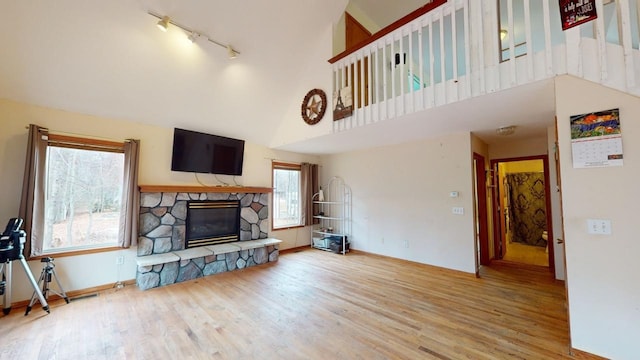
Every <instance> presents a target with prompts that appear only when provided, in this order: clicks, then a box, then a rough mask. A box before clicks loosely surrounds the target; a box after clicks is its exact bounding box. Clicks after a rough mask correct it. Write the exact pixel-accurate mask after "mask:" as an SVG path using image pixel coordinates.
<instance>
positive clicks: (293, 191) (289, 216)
mask: <svg viewBox="0 0 640 360" xmlns="http://www.w3.org/2000/svg"><path fill="white" fill-rule="evenodd" d="M300 170H301V167H300V165H299V164H288V163H281V162H273V188H274V189H273V228H274V229H284V228H288V227H294V226H302V225H303V224H302V216H301V192H300V188H301V186H300V184H301V183H300Z"/></svg>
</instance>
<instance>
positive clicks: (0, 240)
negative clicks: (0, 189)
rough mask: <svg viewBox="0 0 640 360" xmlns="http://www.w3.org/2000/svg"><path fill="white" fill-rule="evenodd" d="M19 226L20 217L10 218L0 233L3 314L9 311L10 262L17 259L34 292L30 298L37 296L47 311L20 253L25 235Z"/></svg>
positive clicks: (42, 296)
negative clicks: (0, 233)
mask: <svg viewBox="0 0 640 360" xmlns="http://www.w3.org/2000/svg"><path fill="white" fill-rule="evenodd" d="M21 226H22V219H20V218H12V219H10V220H9V222H8V223H7V227H6V229H5V230H4V232H3V233H2V235H0V273H1V274H2V278H1V282H0V290H1V293H0V294H1V295H4V309H3V312H4V314H5V315H8V314H9V312H10V311H11V278H12V263H13V261H15V260H18V261H19V262H20V264H22V268H23V269H24V272H25V273H26V274H27V278H29V282H30V283H31V286H32V287H33V290H34V293H33V297H32V298H35V297H37V298H38V299H39V300H40V303H41V304H42V309H43V310H44V311H46V312H47V313H48V312H49V304H48V303H47V300H46V299H45V297H44V295H43V294H42V291H40V288H38V283H36V279H35V278H34V277H33V274H32V273H31V269H30V268H29V265H28V264H27V260H26V259H25V258H24V255H22V251H23V249H24V243H25V241H26V237H27V235H26V233H25V232H24V230H20V227H21ZM25 315H26V314H25Z"/></svg>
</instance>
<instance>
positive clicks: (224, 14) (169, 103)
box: [0, 0, 553, 153]
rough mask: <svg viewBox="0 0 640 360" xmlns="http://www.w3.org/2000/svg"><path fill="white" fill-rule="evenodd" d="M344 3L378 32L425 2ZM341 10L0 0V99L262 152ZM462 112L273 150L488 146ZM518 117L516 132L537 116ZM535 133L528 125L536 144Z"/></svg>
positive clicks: (473, 114)
mask: <svg viewBox="0 0 640 360" xmlns="http://www.w3.org/2000/svg"><path fill="white" fill-rule="evenodd" d="M351 1H352V2H353V5H355V6H358V7H359V8H360V9H362V10H363V11H366V12H367V16H368V17H369V18H370V19H372V20H374V21H375V22H377V23H379V24H380V27H384V26H385V25H387V24H388V23H391V22H393V21H395V20H396V19H398V18H400V17H402V16H403V15H406V14H407V13H409V12H411V11H412V10H414V9H416V8H418V7H420V6H422V5H423V3H424V1H416V0H403V1H399V2H394V3H393V6H389V2H388V1H382V0H351ZM346 7H347V0H271V1H257V0H234V1H215V2H213V1H201V0H180V1H178V0H138V1H130V0H114V1H102V0H56V1H38V0H23V1H11V0H0V8H1V9H2V11H0V44H2V48H0V54H2V62H1V64H2V66H0V98H6V99H11V100H16V101H20V102H25V103H29V104H35V105H41V106H46V107H50V108H56V109H63V110H67V111H72V112H78V113H84V114H91V115H96V116H101V117H107V118H117V119H124V120H129V121H134V122H140V123H148V124H155V125H159V126H164V127H168V128H172V127H184V128H189V129H193V130H198V131H204V132H210V133H215V134H218V135H224V136H231V137H239V138H243V139H245V140H248V141H251V142H254V143H258V144H262V145H265V146H272V145H273V139H274V138H276V137H277V136H278V132H282V131H283V129H284V130H286V129H288V128H290V127H287V121H295V122H296V124H297V123H301V120H300V119H299V107H300V102H301V100H302V97H303V95H304V93H305V92H306V90H308V89H309V88H313V87H316V86H323V85H326V84H330V78H331V75H330V67H329V65H328V63H327V62H326V60H327V59H329V58H330V57H331V56H332V55H333V54H332V53H331V51H332V47H331V36H332V31H333V30H334V26H335V24H336V23H337V22H338V20H339V19H340V17H341V16H342V14H343V12H344V10H345V8H346ZM149 11H152V12H154V13H157V14H161V15H168V16H170V17H171V19H172V20H173V21H174V22H176V23H179V24H181V25H184V26H187V27H189V28H190V29H192V30H195V31H197V32H198V33H201V34H206V35H208V36H209V37H211V38H212V39H213V40H215V41H217V42H220V43H222V44H231V45H233V47H234V48H235V49H236V50H238V51H239V52H240V56H239V57H238V58H237V59H235V60H229V59H228V58H227V52H226V49H224V48H223V47H220V46H217V45H215V44H213V43H210V42H207V41H206V39H203V38H201V39H199V40H198V41H197V42H196V43H195V44H191V43H190V42H188V41H187V40H186V37H187V36H186V34H185V32H184V31H182V30H180V29H177V28H175V27H174V28H170V29H169V31H168V32H167V33H162V32H160V31H158V29H157V28H156V26H155V23H156V22H157V21H158V19H156V18H155V17H153V16H151V15H149V14H148V12H149ZM310 64H312V66H311V65H310ZM549 86H550V85H548V84H547V85H539V90H538V92H540V93H541V94H542V95H545V97H544V100H543V101H541V102H540V103H541V104H542V103H544V104H545V105H544V106H542V105H541V106H540V107H541V108H544V113H545V115H544V116H545V117H549V106H552V105H548V104H552V103H553V98H552V97H550V95H549V94H551V95H552V93H553V91H552V86H551V87H549ZM325 87H326V88H327V89H326V90H327V92H330V91H331V90H330V89H329V86H325ZM540 89H542V90H540ZM549 89H551V91H549ZM499 96H507V95H505V94H502V95H496V97H499ZM513 97H514V95H511V96H510V97H509V96H507V97H505V98H503V99H500V98H496V99H494V100H492V102H493V101H501V103H502V104H504V106H503V107H502V109H501V110H500V112H501V113H502V112H505V113H506V114H509V115H507V116H511V117H514V116H515V117H518V116H519V114H521V116H525V115H524V113H523V110H522V109H523V107H522V106H519V104H520V105H521V104H522V101H524V100H526V99H527V97H526V96H525V97H523V98H516V99H512V98H513ZM506 100H508V101H506ZM493 103H494V102H493ZM511 104H513V105H511ZM467 105H469V106H473V107H478V106H479V107H480V108H483V107H486V106H484V105H480V104H479V103H477V102H469V103H467ZM469 106H467V107H466V108H465V107H464V104H460V105H459V106H448V107H443V108H442V109H439V110H438V111H437V112H434V115H437V116H439V117H445V118H446V117H451V116H450V115H451V114H456V115H464V116H466V115H468V116H469V119H468V120H469V121H467V122H460V123H457V124H454V123H451V124H450V126H449V127H442V129H440V127H439V126H437V127H434V126H430V127H425V125H424V121H422V122H420V121H419V119H418V117H419V116H412V117H407V118H406V119H402V120H401V121H403V124H404V125H403V126H402V127H398V126H392V125H390V124H379V125H376V126H372V127H370V128H368V129H361V130H358V131H352V132H349V133H343V134H339V135H328V132H327V131H325V132H324V133H318V131H316V132H315V133H310V134H309V136H306V135H303V136H301V137H299V138H303V139H305V140H304V141H297V140H296V141H290V142H288V141H281V142H280V143H278V144H277V146H278V147H279V148H282V149H287V150H292V151H300V152H309V153H332V152H340V151H345V150H352V149H357V148H366V147H369V146H375V145H382V144H385V143H391V142H401V141H406V140H411V139H414V138H416V137H417V136H425V134H431V135H437V134H438V133H445V132H451V131H476V132H478V133H479V134H482V133H483V132H484V134H486V135H487V139H490V138H491V135H492V131H493V129H495V127H496V126H498V125H500V123H501V122H504V121H506V120H505V119H504V118H499V119H496V117H495V116H493V117H492V116H490V115H491V111H492V109H490V108H491V106H489V109H487V110H486V112H485V115H484V116H483V118H486V120H483V121H480V122H479V121H472V120H473V119H474V118H475V119H476V120H477V119H478V117H479V115H478V114H479V113H478V111H474V108H473V107H471V108H470V107H469ZM518 106H519V107H518ZM524 108H526V107H524ZM448 111H450V113H448ZM494 112H495V110H494ZM551 114H552V112H551ZM494 115H495V114H494ZM432 116H433V115H432ZM527 116H528V117H529V118H530V119H529V120H526V121H524V120H523V121H524V123H526V122H527V121H528V122H529V123H536V121H537V120H538V118H539V117H536V118H535V121H534V117H532V116H533V115H531V114H529V115H527ZM540 116H542V115H540ZM294 118H295V119H294ZM550 118H551V119H552V116H551V117H550ZM507 120H508V119H507ZM389 126H391V127H392V128H394V129H393V130H394V131H393V134H394V135H393V136H389V129H388V127H389ZM544 126H546V125H544V124H543V125H539V126H538V127H537V129H536V131H537V133H536V134H537V135H540V134H541V131H542V129H544ZM400 128H402V129H400ZM312 130H314V129H310V130H309V131H312ZM302 131H306V129H304V128H303V130H302ZM321 135H322V136H321Z"/></svg>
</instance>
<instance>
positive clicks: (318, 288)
mask: <svg viewBox="0 0 640 360" xmlns="http://www.w3.org/2000/svg"><path fill="white" fill-rule="evenodd" d="M175 358H186V359H441V360H442V359H571V358H577V357H572V356H570V355H569V338H568V329H567V318H566V311H565V301H564V287H563V285H562V284H561V283H558V282H556V281H554V280H553V279H552V277H551V275H550V274H549V272H547V271H538V270H535V269H528V270H521V269H514V268H513V267H510V266H496V267H492V268H484V269H483V272H482V278H480V279H476V278H475V277H474V276H473V275H470V274H463V273H458V272H454V271H448V270H444V269H439V268H434V267H430V266H426V265H420V264H415V263H410V262H406V261H400V260H394V259H389V258H384V257H379V256H374V255H369V254H363V253H358V252H352V253H350V254H348V255H347V256H341V255H336V254H332V253H327V252H324V251H318V250H311V249H310V250H304V251H299V252H291V253H286V254H282V255H281V256H280V259H279V261H278V262H277V263H275V264H267V265H264V266H257V267H252V268H248V269H245V270H241V271H234V272H230V273H224V274H219V275H214V276H209V277H206V278H201V279H197V280H194V281H190V282H185V283H180V284H175V285H171V286H167V287H163V288H157V289H152V290H147V291H140V290H138V289H137V288H135V287H134V286H128V287H126V288H124V289H121V290H118V291H115V290H109V291H105V292H101V293H100V294H99V295H98V296H96V297H92V298H86V299H82V300H75V301H72V302H71V303H70V304H65V303H64V301H55V302H52V303H51V314H48V315H47V314H46V313H45V312H44V311H42V309H41V308H40V306H39V305H36V306H35V307H34V308H33V309H32V311H31V313H30V314H29V315H28V316H24V308H14V309H13V310H12V311H11V313H10V314H9V315H8V316H2V317H0V359H175ZM579 358H582V359H585V358H588V356H585V354H581V356H580V357H579Z"/></svg>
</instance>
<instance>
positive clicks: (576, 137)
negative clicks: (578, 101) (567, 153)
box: [570, 109, 622, 168]
mask: <svg viewBox="0 0 640 360" xmlns="http://www.w3.org/2000/svg"><path fill="white" fill-rule="evenodd" d="M570 120H571V152H572V157H573V167H574V168H588V167H607V166H622V130H621V128H620V111H619V109H611V110H606V111H599V112H593V113H588V114H581V115H573V116H571V117H570Z"/></svg>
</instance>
